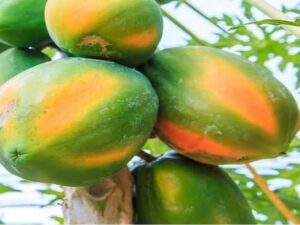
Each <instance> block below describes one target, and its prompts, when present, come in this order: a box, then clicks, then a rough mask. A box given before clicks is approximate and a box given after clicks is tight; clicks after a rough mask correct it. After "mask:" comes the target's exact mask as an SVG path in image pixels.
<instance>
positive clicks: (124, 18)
mask: <svg viewBox="0 0 300 225" xmlns="http://www.w3.org/2000/svg"><path fill="white" fill-rule="evenodd" d="M67 3H68V2H61V1H59V0H48V3H47V6H46V14H45V17H46V24H47V28H48V32H49V34H50V36H51V38H52V40H53V41H54V42H55V43H56V44H57V45H58V46H59V47H60V48H61V49H63V50H64V51H65V52H68V53H70V54H73V55H75V56H82V57H91V58H101V59H107V60H110V61H116V62H119V63H121V64H124V65H126V66H130V67H137V66H138V65H141V64H142V63H145V61H146V60H147V59H148V58H149V57H150V56H151V55H152V54H153V53H154V51H155V50H156V47H157V45H158V43H159V41H160V39H161V37H162V31H163V18H162V14H161V11H160V8H159V5H158V4H157V3H156V2H155V1H154V0H127V1H124V0H119V1H113V2H110V1H107V2H105V1H102V2H96V1H90V2H88V3H86V2H82V1H76V2H72V3H71V1H70V3H68V4H67ZM84 4H85V5H84ZM80 5H84V7H83V6H80ZM75 11H76V13H77V14H76V15H77V16H76V17H74V16H73V15H70V16H68V15H69V14H74V13H75ZM61 12H64V13H61ZM87 12H89V13H87ZM66 14H68V15H66ZM78 17H80V18H81V17H82V18H85V21H84V22H83V21H80V23H79V22H78Z"/></svg>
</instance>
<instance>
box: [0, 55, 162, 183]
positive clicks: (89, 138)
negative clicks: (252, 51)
mask: <svg viewBox="0 0 300 225" xmlns="http://www.w3.org/2000/svg"><path fill="white" fill-rule="evenodd" d="M157 108H158V100H157V97H156V94H155V92H154V90H153V89H152V87H151V84H150V82H149V81H148V80H147V79H146V78H145V77H144V76H143V75H142V74H141V73H139V72H137V71H135V70H133V69H129V68H127V67H124V66H122V65H119V64H117V63H113V62H106V61H100V60H93V59H83V58H67V59H61V60H56V61H52V62H49V63H44V64H41V65H38V66H36V67H34V68H31V69H29V70H26V71H24V72H22V73H20V74H19V75H17V76H15V77H13V78H12V79H10V80H9V81H8V82H6V83H5V84H4V85H3V86H1V88H0V129H1V133H0V149H1V151H0V162H1V163H2V164H3V166H4V167H5V168H6V169H7V170H8V171H10V172H11V173H13V174H15V175H17V176H20V177H22V178H25V179H28V180H32V181H38V182H44V183H55V184H60V185H64V186H84V185H88V184H91V183H93V182H96V181H98V180H100V179H102V178H106V177H109V176H112V175H114V174H115V173H116V172H118V171H119V170H120V169H121V168H123V167H124V166H125V165H126V164H127V163H128V162H129V160H130V159H131V158H132V157H133V156H134V155H135V154H136V153H137V152H138V151H139V150H140V148H141V147H142V146H143V144H144V142H145V141H146V140H147V138H148V137H149V135H150V133H151V131H152V129H153V126H154V123H155V119H156V113H157Z"/></svg>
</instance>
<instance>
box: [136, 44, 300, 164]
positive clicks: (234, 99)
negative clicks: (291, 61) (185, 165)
mask: <svg viewBox="0 0 300 225" xmlns="http://www.w3.org/2000/svg"><path fill="white" fill-rule="evenodd" d="M140 69H141V71H142V72H143V73H144V74H146V75H147V77H148V78H149V79H150V80H151V82H152V84H153V87H154V89H155V90H156V92H157V94H158V97H159V100H160V108H159V114H158V120H157V123H156V128H155V129H156V133H157V134H158V136H159V137H160V138H161V139H162V140H163V141H164V142H165V143H167V144H168V145H169V146H171V147H172V148H174V149H175V150H177V151H178V152H179V153H181V154H183V155H185V156H187V157H189V158H192V159H194V160H196V161H199V162H203V163H208V164H226V163H244V162H249V161H253V160H258V159H264V158H273V157H276V156H278V155H280V154H281V153H283V152H285V151H286V150H287V149H288V145H289V143H290V141H291V140H292V138H293V137H294V136H295V133H296V131H297V121H298V120H299V111H298V107H297V104H296V102H295V100H294V98H293V97H292V95H291V94H290V92H289V91H288V90H287V88H286V87H285V86H284V85H283V84H281V83H280V82H279V81H278V80H277V79H275V78H274V77H273V76H272V74H271V73H270V72H269V71H268V70H266V69H265V68H263V67H261V66H259V65H256V64H253V63H251V62H249V61H248V60H246V59H244V58H242V57H240V56H237V55H235V54H232V53H228V52H226V51H222V50H219V49H214V48H210V47H180V48H172V49H166V50H163V51H161V52H158V53H157V54H155V55H154V56H153V57H152V58H151V59H150V60H149V61H148V63H147V64H145V65H143V66H142V67H141V68H140Z"/></svg>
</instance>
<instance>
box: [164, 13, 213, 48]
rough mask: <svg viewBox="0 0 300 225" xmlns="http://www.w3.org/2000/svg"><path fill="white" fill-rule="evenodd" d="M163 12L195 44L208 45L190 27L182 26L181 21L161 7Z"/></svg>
mask: <svg viewBox="0 0 300 225" xmlns="http://www.w3.org/2000/svg"><path fill="white" fill-rule="evenodd" d="M161 10H162V12H163V15H164V16H165V17H167V18H168V19H169V20H170V21H172V22H173V23H174V24H175V25H176V26H177V27H179V28H180V29H181V30H182V31H184V32H185V33H186V34H188V35H189V36H190V37H191V38H192V39H193V40H194V41H195V42H197V44H199V45H205V46H208V45H210V44H209V43H208V42H207V41H204V40H202V39H200V38H198V37H197V35H196V34H195V33H194V32H192V31H191V30H190V29H188V28H187V27H186V26H184V25H183V24H182V23H181V22H179V21H178V20H177V19H175V18H174V17H173V16H172V15H171V14H169V13H168V12H167V11H166V10H164V9H161Z"/></svg>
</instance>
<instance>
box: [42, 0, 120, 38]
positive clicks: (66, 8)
mask: <svg viewBox="0 0 300 225" xmlns="http://www.w3.org/2000/svg"><path fill="white" fill-rule="evenodd" d="M114 1H120V0H114ZM109 4H112V0H110V1H99V0H76V3H75V4H74V1H73V0H63V1H62V0H52V1H51V2H49V3H48V4H47V6H46V13H45V15H46V21H47V22H49V23H50V22H51V23H53V24H51V25H52V26H51V27H55V25H56V24H61V25H62V27H61V29H62V32H70V33H72V34H73V35H74V34H82V33H83V32H87V31H88V30H90V28H91V27H94V26H97V24H99V22H100V21H101V18H104V17H105V15H104V12H105V11H106V8H107V7H108V6H107V5H109ZM57 5H59V6H60V10H59V11H57V10H56V7H57ZM52 7H53V8H52ZM53 12H54V13H53Z"/></svg>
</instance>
